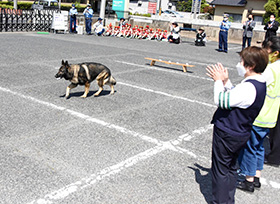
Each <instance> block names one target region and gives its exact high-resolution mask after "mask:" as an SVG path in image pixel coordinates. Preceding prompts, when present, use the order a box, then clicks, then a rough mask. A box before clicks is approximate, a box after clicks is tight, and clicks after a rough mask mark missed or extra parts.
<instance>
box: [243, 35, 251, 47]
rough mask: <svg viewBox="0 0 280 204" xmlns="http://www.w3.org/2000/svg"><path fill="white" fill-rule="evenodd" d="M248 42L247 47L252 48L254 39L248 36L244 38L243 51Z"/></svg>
mask: <svg viewBox="0 0 280 204" xmlns="http://www.w3.org/2000/svg"><path fill="white" fill-rule="evenodd" d="M246 41H247V47H250V46H251V41H252V38H248V37H246V36H244V37H243V42H242V50H243V49H244V48H245V47H246Z"/></svg>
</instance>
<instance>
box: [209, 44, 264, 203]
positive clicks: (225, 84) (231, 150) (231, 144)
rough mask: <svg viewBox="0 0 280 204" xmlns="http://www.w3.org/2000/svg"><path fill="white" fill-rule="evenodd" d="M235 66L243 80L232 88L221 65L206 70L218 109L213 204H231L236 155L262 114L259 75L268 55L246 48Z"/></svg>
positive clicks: (262, 101) (214, 138) (262, 93)
mask: <svg viewBox="0 0 280 204" xmlns="http://www.w3.org/2000/svg"><path fill="white" fill-rule="evenodd" d="M240 57H241V62H240V63H238V64H237V65H236V68H237V71H238V74H239V75H240V76H242V77H244V80H243V81H242V82H241V83H240V84H238V85H236V86H235V87H233V85H232V84H231V82H230V80H229V78H228V71H227V69H225V68H224V67H223V65H222V64H220V63H218V64H216V65H212V66H207V69H206V70H207V72H208V73H207V75H208V76H209V77H211V78H212V79H213V80H214V81H215V83H214V101H215V104H216V105H217V106H218V109H217V110H216V112H215V114H214V116H213V119H212V121H211V123H212V124H214V130H213V142H212V166H211V175H212V203H213V204H222V203H224V204H234V195H235V190H236V182H237V169H238V167H237V159H238V155H239V152H240V151H241V149H242V148H243V147H244V146H245V145H246V142H247V141H248V140H249V139H250V136H251V134H250V133H251V129H252V124H253V122H254V120H255V118H256V117H257V115H258V114H259V111H260V110H261V108H262V106H263V103H264V99H265V95H266V83H265V80H264V77H263V76H262V75H261V73H262V72H263V71H264V70H265V68H266V66H267V63H268V54H267V51H266V50H264V49H262V48H260V47H255V46H251V47H247V48H245V49H244V50H242V52H241V53H240Z"/></svg>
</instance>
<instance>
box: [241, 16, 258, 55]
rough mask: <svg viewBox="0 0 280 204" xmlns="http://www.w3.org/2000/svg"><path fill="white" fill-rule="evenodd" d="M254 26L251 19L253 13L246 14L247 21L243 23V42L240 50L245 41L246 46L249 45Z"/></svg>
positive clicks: (244, 45)
mask: <svg viewBox="0 0 280 204" xmlns="http://www.w3.org/2000/svg"><path fill="white" fill-rule="evenodd" d="M255 26H256V22H255V21H254V19H253V15H252V14H250V15H249V16H248V21H246V22H244V23H243V30H244V32H243V43H242V50H243V49H244V48H245V47H246V42H247V47H250V46H251V41H252V37H253V29H254V28H255Z"/></svg>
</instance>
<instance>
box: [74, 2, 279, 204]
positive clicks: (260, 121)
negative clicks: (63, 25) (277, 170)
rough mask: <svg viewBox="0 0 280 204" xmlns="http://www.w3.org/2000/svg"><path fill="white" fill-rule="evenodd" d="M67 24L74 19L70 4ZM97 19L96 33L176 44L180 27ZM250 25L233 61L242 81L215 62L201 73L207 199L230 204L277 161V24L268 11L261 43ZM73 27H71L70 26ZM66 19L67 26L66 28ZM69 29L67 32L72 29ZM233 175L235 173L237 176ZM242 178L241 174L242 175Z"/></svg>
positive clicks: (199, 38) (200, 42)
mask: <svg viewBox="0 0 280 204" xmlns="http://www.w3.org/2000/svg"><path fill="white" fill-rule="evenodd" d="M69 15H70V16H71V18H70V23H71V22H75V19H74V17H73V16H75V15H76V11H75V8H74V7H73V8H72V9H71V10H70V12H69ZM84 15H85V18H86V32H87V33H88V34H89V33H91V26H89V25H91V21H90V22H89V21H87V20H89V19H91V17H90V15H92V11H91V10H90V5H89V6H88V7H87V8H86V9H85V11H84ZM102 20H103V19H101V18H98V21H97V22H96V23H95V24H93V26H92V28H93V32H95V33H96V35H99V36H100V35H103V36H115V37H124V38H136V39H146V40H158V41H168V42H171V43H176V44H178V43H180V41H181V37H180V27H179V26H178V24H177V23H171V24H170V32H168V31H167V30H163V29H160V28H157V29H153V28H150V26H149V25H146V26H144V27H143V26H138V25H135V26H133V27H132V26H131V24H128V23H126V22H125V19H124V18H121V19H120V22H119V25H118V26H113V25H112V24H109V25H108V26H107V28H106V29H105V28H104V27H103V24H102ZM255 25H256V23H255V22H254V18H253V15H252V14H249V15H248V19H247V21H245V22H244V23H243V30H244V31H243V40H242V51H241V53H240V57H241V58H240V59H241V60H240V62H239V63H238V64H237V65H236V69H237V72H238V74H239V75H240V76H241V77H244V80H243V81H242V82H241V83H240V84H238V85H237V86H236V87H234V86H233V85H232V83H231V82H230V80H229V76H228V71H227V69H226V68H224V66H223V65H222V64H220V63H218V64H216V65H211V66H208V67H207V75H208V76H209V77H211V78H212V79H213V80H214V81H215V85H214V101H215V103H216V104H217V106H218V109H217V110H216V112H215V114H214V116H213V119H212V123H213V124H214V131H213V143H212V166H211V173H212V198H213V203H228V204H229V203H231V204H234V202H235V201H234V195H235V190H236V188H239V189H241V190H245V191H249V192H254V189H255V188H260V187H261V182H260V177H261V171H262V169H263V165H264V164H269V165H272V166H277V167H279V165H280V134H279V132H280V124H279V123H280V121H279V120H280V119H279V118H280V114H279V110H280V97H279V93H280V69H279V66H280V37H277V36H276V31H277V30H278V26H279V23H278V22H277V21H276V20H275V15H274V14H271V16H270V20H269V22H267V23H266V25H265V27H264V30H266V35H265V40H264V41H263V44H262V47H256V46H251V41H252V37H253V29H254V28H255ZM74 26H75V25H74ZM230 27H231V23H230V22H229V15H228V14H225V15H224V16H223V21H222V22H221V24H220V32H219V45H218V51H219V52H225V53H227V52H228V31H229V29H230ZM72 28H73V27H72V23H71V27H70V29H72ZM72 31H73V30H72ZM195 45H196V46H205V45H206V33H205V29H204V27H200V28H199V29H198V31H197V34H196V39H195ZM267 136H269V143H270V150H269V151H268V154H267V155H265V150H264V145H263V142H264V140H265V138H266V137H267ZM238 173H239V174H238ZM242 176H243V177H244V178H243V179H242Z"/></svg>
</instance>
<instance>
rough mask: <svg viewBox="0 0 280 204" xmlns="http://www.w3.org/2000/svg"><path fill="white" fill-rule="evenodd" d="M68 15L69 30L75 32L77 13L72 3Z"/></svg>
mask: <svg viewBox="0 0 280 204" xmlns="http://www.w3.org/2000/svg"><path fill="white" fill-rule="evenodd" d="M69 15H70V29H69V32H70V33H72V32H73V33H77V31H76V20H77V19H76V16H77V15H78V11H77V9H76V6H75V4H72V8H71V9H70V11H69Z"/></svg>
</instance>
